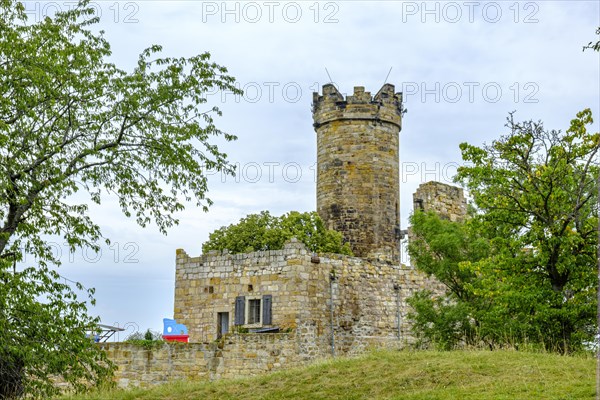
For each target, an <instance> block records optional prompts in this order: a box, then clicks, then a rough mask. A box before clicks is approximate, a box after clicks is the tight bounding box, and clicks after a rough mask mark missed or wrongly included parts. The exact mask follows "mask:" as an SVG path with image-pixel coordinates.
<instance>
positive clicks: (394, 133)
mask: <svg viewBox="0 0 600 400" xmlns="http://www.w3.org/2000/svg"><path fill="white" fill-rule="evenodd" d="M313 119H314V127H315V130H316V132H317V165H318V168H317V212H318V213H319V215H320V216H321V218H322V219H323V221H324V222H325V224H326V226H327V227H328V228H329V229H335V230H337V231H339V232H341V233H342V234H343V235H344V238H345V239H346V240H347V241H348V242H349V243H350V246H351V248H352V251H353V253H354V255H356V256H358V257H382V256H385V257H387V259H388V260H391V261H393V262H396V263H399V262H400V252H399V250H400V247H399V246H400V225H399V224H400V214H399V213H400V211H399V210H400V186H399V185H400V172H399V158H398V157H399V156H398V154H399V149H398V144H399V137H398V136H399V132H400V129H401V120H402V93H394V85H390V84H385V85H383V87H382V88H381V89H380V90H379V92H377V94H376V95H375V96H371V93H369V92H365V89H364V87H361V86H358V87H355V88H354V94H353V95H352V96H347V98H344V96H342V94H341V93H340V92H339V91H338V90H337V89H336V88H335V86H333V85H332V84H329V85H324V86H323V95H322V96H320V95H319V94H318V93H314V94H313Z"/></svg>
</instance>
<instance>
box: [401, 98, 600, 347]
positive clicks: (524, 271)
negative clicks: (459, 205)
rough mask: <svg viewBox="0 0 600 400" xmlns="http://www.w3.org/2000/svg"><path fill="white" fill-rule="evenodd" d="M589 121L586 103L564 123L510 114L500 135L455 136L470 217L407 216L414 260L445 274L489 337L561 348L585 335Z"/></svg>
mask: <svg viewBox="0 0 600 400" xmlns="http://www.w3.org/2000/svg"><path fill="white" fill-rule="evenodd" d="M592 122H593V121H592V114H591V111H590V110H589V109H587V110H584V111H582V112H580V113H578V114H577V117H576V118H575V119H573V120H572V121H571V125H570V127H569V129H568V130H567V131H566V132H564V133H562V132H560V131H554V130H551V131H548V130H545V129H544V127H543V125H542V123H540V122H538V123H536V122H532V121H527V122H524V123H516V122H514V120H513V116H512V114H511V115H510V117H509V119H508V123H507V127H508V128H509V133H508V134H507V135H506V136H503V137H501V138H500V139H498V140H496V141H494V142H493V143H492V144H490V145H485V146H483V147H477V146H473V145H469V144H466V143H463V144H461V150H462V156H463V160H464V161H466V162H467V164H466V165H465V166H462V167H460V168H459V169H458V175H457V180H459V181H460V182H462V183H463V185H465V186H466V187H467V188H468V189H469V191H470V194H471V196H472V197H473V202H474V205H475V206H476V210H475V212H473V213H472V216H471V218H470V219H468V220H467V221H465V222H460V223H452V222H449V221H443V222H442V221H439V219H438V220H437V221H436V219H435V216H431V215H429V216H424V215H420V214H419V213H417V214H415V215H414V216H413V218H412V222H413V224H414V230H415V232H416V233H417V234H418V235H419V239H418V240H417V241H416V242H415V243H413V244H412V245H411V246H410V247H409V251H410V254H411V257H414V261H415V265H416V266H417V267H418V268H420V269H423V270H424V271H425V272H427V273H430V274H433V275H435V276H436V277H437V278H438V279H440V280H441V281H442V282H443V283H444V284H446V286H447V287H448V288H449V295H448V296H449V297H448V300H449V301H450V302H449V303H450V304H455V305H456V306H457V307H460V309H461V310H463V311H464V313H466V315H467V316H468V318H470V320H471V323H472V329H471V331H475V332H476V334H477V340H481V341H484V342H487V343H488V344H489V345H490V346H491V347H494V346H495V345H499V344H500V345H501V344H506V343H511V344H517V345H518V344H519V343H524V342H535V343H540V344H541V345H543V346H544V347H545V348H547V349H555V350H558V351H561V352H566V351H570V350H572V349H576V348H578V347H580V346H581V345H582V344H583V343H585V342H586V341H589V340H591V339H592V337H593V333H594V324H595V315H596V314H595V309H596V288H595V282H596V279H597V276H596V269H595V264H596V246H597V223H598V213H597V207H596V204H597V200H598V181H597V179H598V173H599V168H598V165H597V164H595V163H594V158H595V157H596V156H597V153H598V149H599V146H600V134H598V133H590V132H588V131H587V126H589V125H591V124H592ZM432 224H433V225H435V224H441V226H442V228H443V229H441V230H438V231H435V230H433V229H430V226H431V225H432ZM477 238H478V239H477ZM414 301H418V302H419V306H421V308H423V307H424V305H426V304H425V303H424V301H423V299H422V298H419V299H417V300H414ZM429 307H430V308H433V309H436V307H437V309H438V311H439V304H438V305H436V304H434V303H433V302H430V303H429ZM464 313H463V314H464ZM463 314H461V315H459V318H458V320H460V321H464V318H463V317H464V315H463ZM458 320H457V321H458ZM445 325H446V326H448V325H451V324H448V323H445ZM456 326H460V324H458V325H456ZM440 328H443V325H441V324H440ZM444 329H446V328H444ZM442 330H443V329H442ZM421 333H423V330H421ZM437 333H438V336H441V335H440V332H437ZM454 333H455V334H456V332H454ZM462 340H465V341H468V340H471V339H470V338H468V337H466V336H463V337H462ZM455 343H456V341H455Z"/></svg>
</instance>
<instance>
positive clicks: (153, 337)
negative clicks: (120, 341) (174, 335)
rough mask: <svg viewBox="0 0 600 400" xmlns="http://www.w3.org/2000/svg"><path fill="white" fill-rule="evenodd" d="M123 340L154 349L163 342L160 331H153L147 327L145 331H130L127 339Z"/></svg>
mask: <svg viewBox="0 0 600 400" xmlns="http://www.w3.org/2000/svg"><path fill="white" fill-rule="evenodd" d="M125 341H126V342H128V343H133V344H136V345H138V346H142V347H143V348H145V349H147V350H152V349H155V348H157V347H160V346H162V345H163V344H164V343H165V341H164V340H163V338H162V334H161V333H160V332H153V331H151V330H150V329H147V330H146V332H145V333H141V332H135V333H132V334H131V335H129V336H128V337H127V339H125Z"/></svg>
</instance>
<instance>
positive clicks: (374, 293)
mask: <svg viewBox="0 0 600 400" xmlns="http://www.w3.org/2000/svg"><path fill="white" fill-rule="evenodd" d="M319 261H320V263H319V264H316V266H315V268H314V269H313V274H312V278H311V283H310V284H309V289H310V290H312V291H314V293H316V295H313V292H311V293H310V295H309V298H310V299H311V313H310V315H311V317H312V322H313V324H314V326H315V327H316V330H317V332H318V340H317V343H318V346H319V348H320V350H321V352H322V353H323V354H332V352H333V351H335V354H337V355H339V354H360V353H362V352H364V351H365V350H367V349H369V348H376V347H385V348H402V347H404V346H406V345H407V344H409V343H412V342H413V337H412V335H411V327H412V324H411V322H410V321H409V320H408V318H407V314H408V312H409V311H410V307H409V306H408V304H407V302H406V300H407V298H408V297H410V296H412V294H414V293H415V291H418V290H421V289H423V288H428V289H430V290H432V291H434V292H437V293H441V292H442V291H443V286H442V285H441V284H440V283H439V282H437V281H435V280H433V279H430V278H427V277H426V276H425V275H423V274H421V273H419V272H417V271H416V270H414V269H413V268H410V267H407V266H404V265H393V264H389V263H386V262H379V261H375V262H371V261H367V260H364V259H360V258H356V257H348V256H343V255H338V254H324V255H322V256H321V257H320V259H319ZM312 285H314V286H315V287H314V289H313V286H312ZM332 298H333V315H332V313H331V311H332V310H331V299H332ZM332 328H333V332H334V340H333V346H332V338H331V331H332ZM332 347H334V348H332Z"/></svg>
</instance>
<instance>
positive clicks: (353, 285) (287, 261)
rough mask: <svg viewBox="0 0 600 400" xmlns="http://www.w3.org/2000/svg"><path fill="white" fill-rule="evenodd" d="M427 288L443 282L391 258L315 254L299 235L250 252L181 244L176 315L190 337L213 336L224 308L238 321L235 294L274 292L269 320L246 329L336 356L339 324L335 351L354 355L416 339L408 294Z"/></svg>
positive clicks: (311, 353) (250, 295)
mask: <svg viewBox="0 0 600 400" xmlns="http://www.w3.org/2000/svg"><path fill="white" fill-rule="evenodd" d="M424 287H431V288H439V284H436V283H435V282H434V281H432V280H430V279H427V278H426V277H424V276H423V275H422V274H420V273H418V272H417V271H415V270H414V269H412V268H410V267H406V266H402V265H394V264H391V263H388V262H385V261H368V260H365V259H361V258H358V257H348V256H343V255H336V254H323V255H320V257H318V260H317V259H315V257H313V256H312V255H311V254H310V252H308V250H307V249H306V248H305V247H304V245H303V244H302V243H300V242H298V241H295V240H294V241H292V242H289V243H287V244H286V245H285V247H284V248H283V249H282V250H274V251H264V252H255V253H247V254H227V252H225V253H224V254H208V255H203V256H200V257H189V256H188V255H187V254H186V253H185V252H184V251H183V250H178V251H177V266H176V287H175V318H176V319H177V320H178V321H179V322H181V323H183V324H185V325H186V326H187V327H188V329H189V332H190V341H192V342H210V341H213V340H216V339H217V337H218V327H219V321H218V320H217V319H218V313H224V312H227V313H228V315H229V318H230V319H229V326H230V327H234V325H235V309H236V302H237V299H239V298H241V297H243V298H245V299H251V298H254V299H263V298H264V296H271V297H270V298H271V321H269V322H270V323H269V324H263V323H262V321H261V322H259V323H257V324H242V327H244V328H265V327H273V326H277V327H279V328H280V329H281V330H284V331H285V330H293V331H295V332H296V333H297V335H298V337H299V341H303V342H304V344H303V346H302V348H304V349H307V350H306V351H307V352H308V354H306V355H307V356H310V357H316V356H324V355H327V354H331V351H332V350H331V345H332V340H331V332H332V328H333V333H334V338H333V339H334V340H333V344H334V346H335V348H336V351H337V353H338V354H353V353H358V352H361V351H362V350H363V349H365V348H366V347H369V346H374V345H377V346H381V345H390V346H395V347H401V346H402V345H404V344H405V343H406V342H407V341H410V340H411V339H410V334H409V323H408V321H406V319H405V318H403V317H404V316H406V313H407V308H406V303H405V299H406V298H407V297H408V296H410V295H411V294H412V293H414V291H416V290H419V289H421V288H424ZM332 298H333V319H332V317H331V315H332V309H331V299H332ZM262 305H264V304H262ZM245 312H248V305H247V304H246V310H245Z"/></svg>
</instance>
